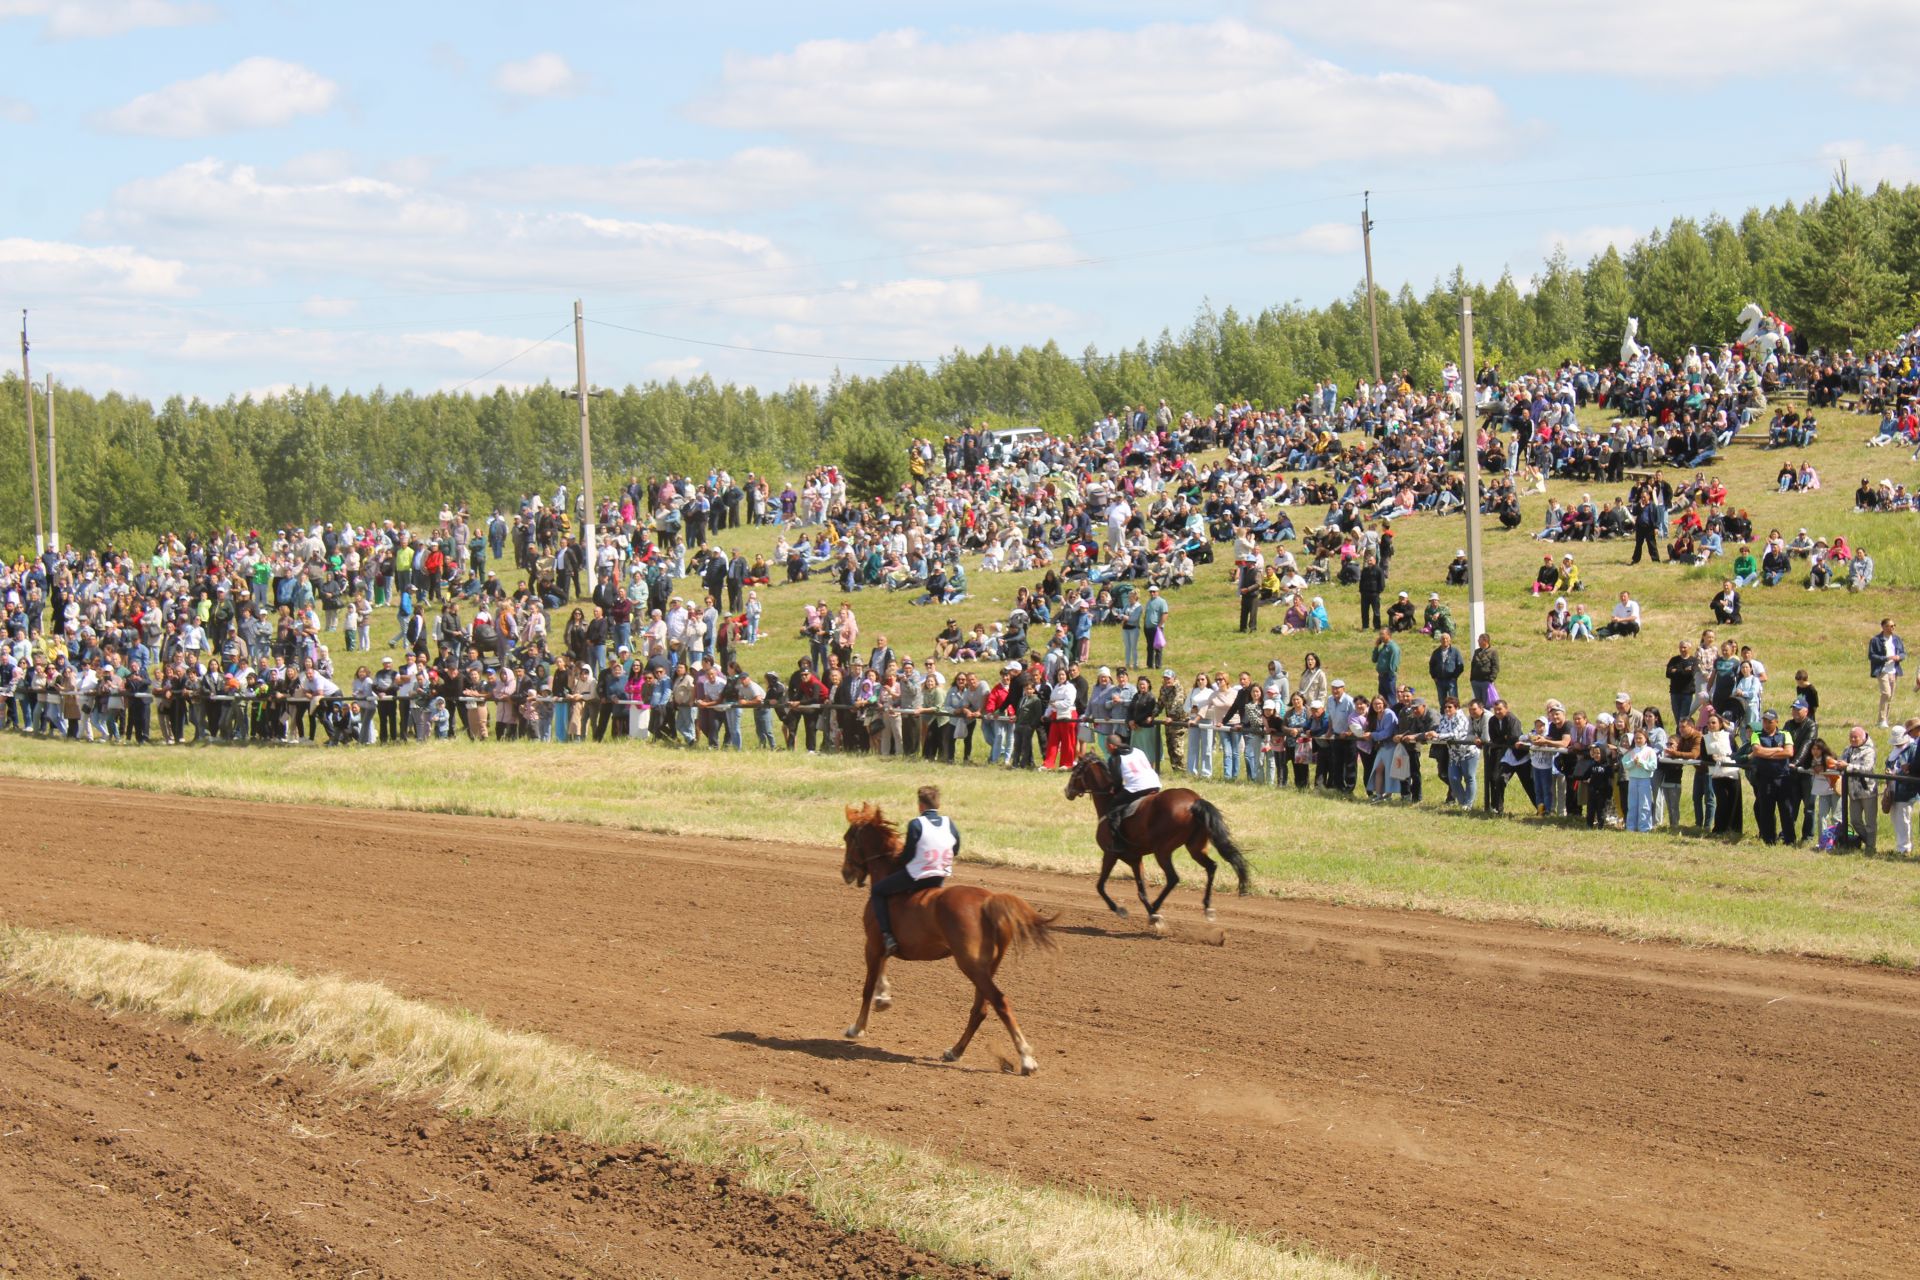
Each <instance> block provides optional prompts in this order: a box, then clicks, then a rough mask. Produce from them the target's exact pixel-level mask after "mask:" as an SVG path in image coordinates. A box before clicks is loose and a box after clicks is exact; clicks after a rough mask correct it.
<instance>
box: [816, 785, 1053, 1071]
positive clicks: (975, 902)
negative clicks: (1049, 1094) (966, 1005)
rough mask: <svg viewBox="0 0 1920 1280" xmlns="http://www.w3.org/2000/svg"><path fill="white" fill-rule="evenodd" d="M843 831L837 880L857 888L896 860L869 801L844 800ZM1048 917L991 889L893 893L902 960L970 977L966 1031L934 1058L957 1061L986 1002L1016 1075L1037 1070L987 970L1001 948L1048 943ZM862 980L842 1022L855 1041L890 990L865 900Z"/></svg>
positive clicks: (894, 838)
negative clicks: (948, 965) (855, 1005)
mask: <svg viewBox="0 0 1920 1280" xmlns="http://www.w3.org/2000/svg"><path fill="white" fill-rule="evenodd" d="M846 813H847V831H846V835H845V837H844V842H845V845H846V857H845V860H844V861H842V862H841V864H840V878H841V879H842V880H844V881H845V882H846V883H848V884H850V885H853V886H854V887H856V888H857V887H859V886H861V885H864V884H865V883H866V882H867V880H868V878H872V879H874V880H878V879H880V878H881V877H883V876H887V875H891V874H892V873H894V872H895V871H898V870H899V869H900V867H901V866H902V860H901V857H900V844H901V839H900V829H899V828H898V827H896V826H895V825H894V824H893V823H891V822H889V821H887V818H886V815H885V814H883V813H882V812H881V811H880V809H879V807H878V806H877V805H859V806H857V807H856V806H851V805H850V806H848V808H847V811H846ZM1053 921H1054V917H1053V916H1043V915H1041V914H1040V913H1039V912H1038V911H1035V910H1034V909H1033V908H1032V907H1031V906H1029V905H1028V904H1027V902H1026V901H1025V900H1024V899H1022V898H1019V897H1017V896H1015V895H1014V894H1011V893H994V892H991V891H990V890H987V889H982V888H980V887H979V886H978V885H970V884H961V885H943V886H941V887H940V888H938V889H921V890H918V891H917V892H914V893H909V894H906V895H904V896H902V897H899V898H896V899H895V900H894V903H893V934H894V938H895V940H896V941H897V942H898V944H899V951H898V952H897V954H898V956H899V958H900V959H902V960H944V959H946V958H947V957H948V956H952V957H953V962H954V963H955V964H956V965H958V966H959V967H960V972H961V973H964V974H965V975H967V979H968V981H970V982H972V983H973V991H974V997H973V1012H972V1013H971V1014H970V1015H969V1016H968V1018H967V1029H966V1030H965V1031H963V1032H961V1033H960V1039H959V1041H958V1042H956V1043H955V1044H954V1046H953V1048H951V1049H948V1050H947V1051H946V1052H945V1053H944V1054H942V1055H941V1059H942V1061H945V1062H958V1061H959V1060H960V1055H961V1054H963V1053H965V1052H966V1051H967V1045H968V1044H969V1043H970V1042H971V1041H972V1040H973V1033H974V1032H976V1031H978V1030H979V1029H980V1024H981V1022H982V1021H984V1020H985V1019H986V1016H987V1008H988V1006H992V1008H993V1011H994V1012H995V1013H996V1014H998V1015H999V1017H1000V1021H1002V1022H1004V1023H1006V1025H1007V1032H1008V1034H1010V1035H1011V1036H1012V1037H1013V1047H1014V1050H1015V1052H1017V1053H1018V1054H1019V1055H1020V1074H1021V1075H1028V1076H1030V1075H1032V1074H1033V1073H1034V1072H1035V1071H1038V1070H1039V1069H1040V1064H1039V1062H1038V1061H1037V1060H1035V1058H1034V1056H1033V1046H1032V1045H1030V1044H1028V1043H1027V1037H1026V1036H1025V1035H1023V1034H1022V1033H1021V1031H1020V1024H1019V1023H1018V1022H1016V1021H1014V1018H1013V1010H1012V1008H1010V1007H1009V1006H1008V1004H1007V997H1006V996H1005V995H1004V994H1003V993H1002V992H1001V990H1000V988H999V987H998V986H996V985H995V984H994V981H993V976H994V974H995V973H996V972H998V970H999V968H1000V962H1001V961H1002V960H1003V959H1005V958H1006V955H1007V952H1009V951H1011V950H1013V949H1014V948H1016V947H1020V946H1026V945H1032V946H1039V947H1052V946H1054V945H1055V943H1054V939H1053V935H1052V933H1051V932H1050V931H1049V929H1048V926H1050V925H1051V924H1052V923H1053ZM866 928H867V985H866V989H865V991H863V992H862V993H861V995H860V1016H859V1018H857V1019H856V1020H855V1021H854V1024H853V1025H852V1026H850V1027H848V1028H847V1039H849V1040H858V1039H859V1038H860V1037H861V1036H863V1035H865V1034H866V1032H867V1014H868V1012H869V1011H877V1012H882V1013H884V1012H885V1011H886V1010H887V1009H889V1008H891V1007H892V1005H893V994H892V991H891V990H890V989H889V987H888V985H887V977H886V973H885V969H886V964H887V952H886V947H885V945H884V944H883V943H882V942H881V940H880V924H879V922H878V921H877V920H875V919H874V915H873V904H872V903H868V904H867V911H866Z"/></svg>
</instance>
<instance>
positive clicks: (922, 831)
mask: <svg viewBox="0 0 1920 1280" xmlns="http://www.w3.org/2000/svg"><path fill="white" fill-rule="evenodd" d="M919 800H920V816H919V817H917V818H915V819H914V820H913V821H912V822H909V823H908V824H907V835H906V840H905V842H904V843H903V844H902V845H901V847H900V856H901V858H903V859H904V860H905V861H904V862H903V864H902V865H901V867H900V869H899V870H898V871H896V872H894V873H893V874H892V875H890V876H886V877H884V878H882V879H879V880H875V881H874V882H873V892H872V899H873V918H874V922H875V923H877V924H878V925H879V926H880V941H881V943H882V944H883V945H884V946H885V947H886V949H887V954H888V955H892V954H894V953H895V952H897V951H898V950H900V944H899V943H898V942H896V941H894V937H893V917H892V915H891V913H890V911H889V908H888V903H887V899H888V898H891V897H893V896H895V895H896V894H903V893H914V892H917V891H918V890H921V889H938V888H939V887H940V886H941V885H943V884H945V883H946V882H947V877H948V876H950V875H952V874H953V859H954V855H956V854H958V853H959V852H960V830H959V828H957V827H955V826H954V825H953V820H952V819H951V818H946V817H943V816H941V814H940V788H938V787H922V788H920V796H919Z"/></svg>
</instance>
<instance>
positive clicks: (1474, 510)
mask: <svg viewBox="0 0 1920 1280" xmlns="http://www.w3.org/2000/svg"><path fill="white" fill-rule="evenodd" d="M1474 400H1475V396H1474V379H1473V299H1472V298H1469V297H1468V296H1467V295H1466V294H1464V293H1462V294H1461V295H1460V462H1461V466H1462V469H1463V470H1464V471H1465V486H1466V491H1467V492H1466V504H1465V505H1466V512H1467V609H1468V614H1469V616H1470V617H1471V618H1472V619H1473V623H1472V635H1473V638H1472V639H1471V640H1469V641H1468V642H1467V643H1468V646H1469V649H1468V651H1469V652H1471V651H1472V649H1474V648H1477V647H1478V646H1479V644H1480V637H1481V636H1482V635H1485V634H1486V630H1487V593H1486V582H1485V576H1484V570H1483V568H1482V566H1481V563H1480V450H1479V447H1478V442H1479V436H1480V413H1479V409H1478V406H1477V405H1476V404H1475V403H1474Z"/></svg>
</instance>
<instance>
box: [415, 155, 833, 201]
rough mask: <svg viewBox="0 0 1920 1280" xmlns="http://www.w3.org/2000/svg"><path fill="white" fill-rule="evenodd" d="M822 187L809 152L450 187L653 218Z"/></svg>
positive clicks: (472, 180)
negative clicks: (607, 208) (645, 214)
mask: <svg viewBox="0 0 1920 1280" xmlns="http://www.w3.org/2000/svg"><path fill="white" fill-rule="evenodd" d="M823 185H824V181H823V178H822V175H821V174H820V171H819V170H818V169H817V168H815V166H814V164H813V161H812V160H810V159H809V158H808V157H807V155H806V154H805V153H804V152H801V151H795V150H790V149H787V148H781V147H749V148H748V149H746V150H744V151H739V152H736V153H735V154H733V155H730V156H727V157H724V158H722V159H719V160H698V159H677V160H667V159H660V158H656V157H651V156H643V157H639V158H636V159H633V160H623V161H620V162H618V163H615V164H606V165H588V164H576V165H530V166H528V167H526V168H520V169H496V170H484V171H481V172H478V173H474V174H470V175H468V176H466V177H464V178H462V179H459V180H457V181H456V182H455V183H454V184H453V189H454V190H457V191H460V192H462V193H463V194H470V195H473V196H476V197H479V198H482V199H508V198H510V199H513V200H518V201H533V202H536V203H540V204H589V205H606V206H610V207H613V208H619V209H633V210H640V211H643V212H649V213H659V212H675V213H722V212H731V211H733V210H737V209H745V208H754V207H757V208H765V207H767V206H768V205H770V204H775V203H780V202H783V201H786V200H788V199H790V198H792V197H794V196H799V195H804V194H806V193H808V192H810V191H814V190H817V189H819V188H820V187H822V186H823Z"/></svg>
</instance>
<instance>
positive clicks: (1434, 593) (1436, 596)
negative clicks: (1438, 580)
mask: <svg viewBox="0 0 1920 1280" xmlns="http://www.w3.org/2000/svg"><path fill="white" fill-rule="evenodd" d="M1439 598H1440V593H1439V592H1438V591H1429V592H1427V599H1429V600H1438V599H1439Z"/></svg>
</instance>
